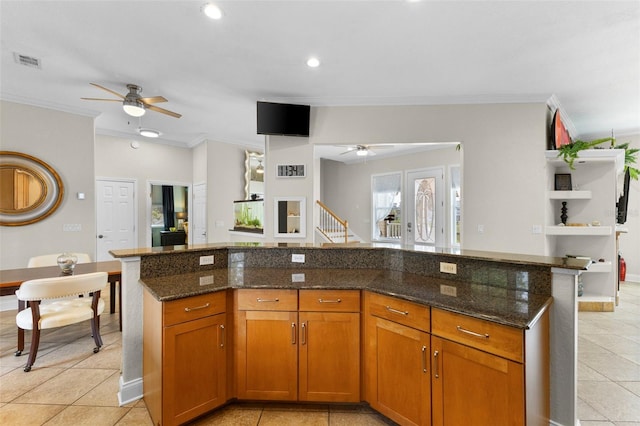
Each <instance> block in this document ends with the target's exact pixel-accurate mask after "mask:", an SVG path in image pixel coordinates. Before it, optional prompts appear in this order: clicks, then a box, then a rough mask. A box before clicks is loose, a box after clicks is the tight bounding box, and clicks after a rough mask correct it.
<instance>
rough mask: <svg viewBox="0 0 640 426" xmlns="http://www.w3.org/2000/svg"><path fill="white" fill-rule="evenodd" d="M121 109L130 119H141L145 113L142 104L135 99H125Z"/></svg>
mask: <svg viewBox="0 0 640 426" xmlns="http://www.w3.org/2000/svg"><path fill="white" fill-rule="evenodd" d="M122 109H123V110H124V112H126V113H127V114H129V115H130V116H132V117H142V116H143V115H144V113H145V109H144V104H143V103H142V102H140V101H138V100H135V99H125V100H124V101H123V102H122Z"/></svg>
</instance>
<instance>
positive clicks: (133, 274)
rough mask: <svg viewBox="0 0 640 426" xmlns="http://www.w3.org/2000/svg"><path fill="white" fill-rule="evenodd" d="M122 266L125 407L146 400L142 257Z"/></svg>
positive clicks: (120, 395) (122, 393) (122, 386)
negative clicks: (140, 281) (144, 397)
mask: <svg viewBox="0 0 640 426" xmlns="http://www.w3.org/2000/svg"><path fill="white" fill-rule="evenodd" d="M120 261H121V263H122V282H121V283H120V291H121V293H122V305H121V306H120V309H121V310H122V366H121V369H122V374H121V375H120V391H119V392H118V402H119V403H120V405H121V406H122V405H125V404H128V403H130V402H133V401H136V400H138V399H140V398H142V395H143V391H142V285H140V283H139V282H138V281H139V280H140V257H125V258H122V259H120Z"/></svg>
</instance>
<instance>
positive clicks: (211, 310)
mask: <svg viewBox="0 0 640 426" xmlns="http://www.w3.org/2000/svg"><path fill="white" fill-rule="evenodd" d="M226 294H227V292H226V291H219V292H216V293H209V294H202V295H200V296H192V297H185V298H184V299H178V300H172V301H170V302H164V304H163V305H164V326H165V327H167V326H170V325H173V324H179V323H181V322H185V321H191V320H195V319H198V318H204V317H208V316H209V315H215V314H219V313H222V312H225V311H226V310H227V303H226V302H227V297H226Z"/></svg>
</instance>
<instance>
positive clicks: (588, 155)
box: [544, 149, 625, 174]
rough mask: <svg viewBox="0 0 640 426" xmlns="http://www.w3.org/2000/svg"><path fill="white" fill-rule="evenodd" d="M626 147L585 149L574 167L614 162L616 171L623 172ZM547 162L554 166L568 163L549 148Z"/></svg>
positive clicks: (546, 152) (580, 153)
mask: <svg viewBox="0 0 640 426" xmlns="http://www.w3.org/2000/svg"><path fill="white" fill-rule="evenodd" d="M624 154H625V151H624V149H585V150H582V151H580V152H579V153H578V158H577V159H576V160H575V161H574V163H573V165H574V167H576V166H578V167H579V166H580V165H581V164H587V163H602V162H614V163H615V165H616V172H617V173H618V174H620V173H622V171H623V169H624ZM544 155H545V157H546V159H547V162H548V163H549V164H551V165H554V166H556V167H557V166H561V165H565V166H566V165H567V163H566V162H565V161H564V160H563V159H562V157H558V151H557V150H549V151H545V153H544Z"/></svg>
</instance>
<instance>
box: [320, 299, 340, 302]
mask: <svg viewBox="0 0 640 426" xmlns="http://www.w3.org/2000/svg"><path fill="white" fill-rule="evenodd" d="M341 302H342V300H340V299H336V300H325V299H318V303H341Z"/></svg>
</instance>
